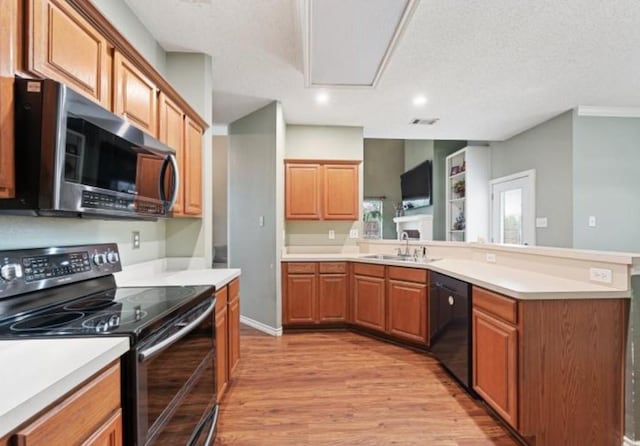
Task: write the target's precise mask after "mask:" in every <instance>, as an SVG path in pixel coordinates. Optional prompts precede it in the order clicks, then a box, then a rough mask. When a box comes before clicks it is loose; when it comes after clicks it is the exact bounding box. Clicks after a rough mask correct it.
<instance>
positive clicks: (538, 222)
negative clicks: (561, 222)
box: [536, 217, 549, 228]
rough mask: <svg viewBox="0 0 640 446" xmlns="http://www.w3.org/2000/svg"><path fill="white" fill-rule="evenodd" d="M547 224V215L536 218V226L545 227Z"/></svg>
mask: <svg viewBox="0 0 640 446" xmlns="http://www.w3.org/2000/svg"><path fill="white" fill-rule="evenodd" d="M547 226H549V223H548V222H547V217H539V218H536V228H546V227H547Z"/></svg>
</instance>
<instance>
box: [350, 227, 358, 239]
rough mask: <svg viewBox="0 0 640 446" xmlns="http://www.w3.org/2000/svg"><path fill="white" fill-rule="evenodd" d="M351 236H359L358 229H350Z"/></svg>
mask: <svg viewBox="0 0 640 446" xmlns="http://www.w3.org/2000/svg"><path fill="white" fill-rule="evenodd" d="M349 238H358V230H357V229H352V230H350V231H349Z"/></svg>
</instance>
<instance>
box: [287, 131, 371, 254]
mask: <svg viewBox="0 0 640 446" xmlns="http://www.w3.org/2000/svg"><path fill="white" fill-rule="evenodd" d="M284 156H285V158H301V159H328V160H339V159H343V160H344V159H347V160H360V161H362V160H363V158H364V138H363V136H362V127H341V126H314V125H287V126H286V142H285V153H284ZM359 177H360V186H359V190H360V192H359V195H358V197H359V198H358V199H359V203H360V206H359V210H358V215H362V196H363V186H362V185H363V167H362V164H360V171H359ZM331 229H332V230H334V231H335V239H334V240H329V237H328V233H329V230H331ZM351 229H358V231H359V230H360V221H359V220H358V221H356V222H343V221H336V222H328V221H290V222H286V224H285V232H286V237H285V245H287V246H304V245H313V246H320V245H329V246H346V245H349V246H356V245H357V239H350V238H349V231H350V230H351Z"/></svg>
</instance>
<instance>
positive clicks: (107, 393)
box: [9, 360, 123, 446]
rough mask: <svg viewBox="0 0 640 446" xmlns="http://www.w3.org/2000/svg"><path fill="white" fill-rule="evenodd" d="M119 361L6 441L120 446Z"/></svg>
mask: <svg viewBox="0 0 640 446" xmlns="http://www.w3.org/2000/svg"><path fill="white" fill-rule="evenodd" d="M120 394H121V389H120V361H119V360H118V361H116V362H114V363H113V364H111V365H110V366H108V367H107V368H105V369H103V371H102V372H99V373H98V374H97V375H95V376H94V377H93V378H90V379H89V380H88V381H87V382H85V383H84V384H82V385H81V386H80V387H79V388H78V389H77V390H75V391H73V392H72V393H71V394H69V395H68V396H66V397H65V398H64V399H63V400H62V401H61V402H59V403H57V404H56V405H54V406H53V407H51V408H49V409H48V410H47V411H46V413H45V414H44V415H41V416H39V417H36V418H35V419H34V420H32V421H30V422H28V424H27V425H26V426H23V427H21V428H19V429H18V430H17V431H16V432H15V433H14V434H12V435H10V436H9V438H10V442H9V444H13V445H20V446H40V445H42V446H50V445H71V444H82V445H87V446H88V445H91V446H103V445H104V446H107V445H108V446H120V445H122V441H123V440H122V408H121V400H120Z"/></svg>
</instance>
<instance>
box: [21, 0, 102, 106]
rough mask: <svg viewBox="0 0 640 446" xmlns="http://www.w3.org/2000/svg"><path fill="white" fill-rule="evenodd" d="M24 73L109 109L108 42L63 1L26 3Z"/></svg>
mask: <svg viewBox="0 0 640 446" xmlns="http://www.w3.org/2000/svg"><path fill="white" fill-rule="evenodd" d="M27 5H28V8H27V27H28V32H27V52H28V57H27V67H26V68H27V70H29V71H32V72H33V73H36V74H38V75H41V76H43V77H47V78H51V79H55V80H57V81H60V82H63V83H65V84H67V85H69V86H71V87H72V88H73V89H75V90H77V91H78V92H80V93H82V94H84V95H86V96H87V97H89V98H91V99H93V100H95V101H97V102H99V103H100V104H102V105H103V106H104V107H105V108H107V109H111V96H110V95H109V82H110V76H111V67H110V66H109V65H108V62H109V61H108V52H109V48H108V44H107V40H106V39H105V38H104V37H103V36H102V35H101V34H100V33H99V32H98V31H97V30H96V29H95V28H93V27H92V26H91V25H90V24H89V23H88V22H87V21H86V20H85V19H84V18H82V17H81V16H80V14H78V13H77V12H76V11H75V10H74V9H73V8H72V7H71V6H70V5H69V4H68V3H67V2H66V1H63V0H29V1H28V2H27Z"/></svg>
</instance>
